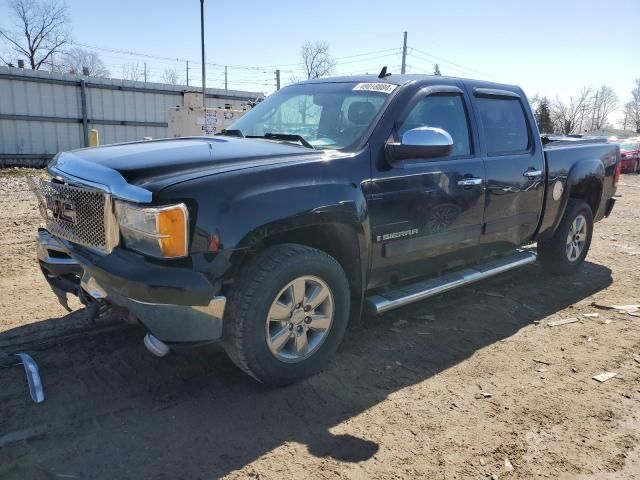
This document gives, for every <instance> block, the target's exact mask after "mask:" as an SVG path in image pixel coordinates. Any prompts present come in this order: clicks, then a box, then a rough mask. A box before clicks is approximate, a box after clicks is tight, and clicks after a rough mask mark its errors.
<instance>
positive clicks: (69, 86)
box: [0, 67, 262, 166]
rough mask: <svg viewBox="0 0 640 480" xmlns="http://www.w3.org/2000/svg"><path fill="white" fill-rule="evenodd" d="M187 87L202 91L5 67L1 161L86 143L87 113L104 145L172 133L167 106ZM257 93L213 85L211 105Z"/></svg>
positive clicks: (0, 88)
mask: <svg viewBox="0 0 640 480" xmlns="http://www.w3.org/2000/svg"><path fill="white" fill-rule="evenodd" d="M83 84H84V86H83ZM185 91H192V92H193V91H197V90H195V89H194V88H193V87H186V86H180V85H164V84H157V83H145V82H133V81H128V80H117V79H103V78H91V77H81V76H78V75H69V74H55V73H54V74H51V73H48V72H40V71H34V70H22V69H17V68H8V67H0V166H7V165H24V166H40V165H43V164H44V163H45V162H46V161H47V160H48V159H50V158H51V157H52V156H53V155H55V154H56V153H58V152H59V151H63V150H70V149H74V148H80V147H84V146H85V144H86V137H85V123H84V122H83V118H85V119H86V129H91V128H97V129H98V130H99V132H100V143H101V144H108V143H117V142H126V141H132V140H141V139H142V138H143V137H153V138H163V137H166V136H167V110H168V109H169V107H173V106H176V105H182V104H183V103H182V98H183V94H184V92H185ZM83 92H84V97H85V105H86V108H85V109H83ZM257 97H262V94H261V93H258V92H243V91H235V90H222V89H213V88H211V89H207V106H210V107H218V108H224V107H225V105H231V108H234V109H235V108H237V109H240V108H241V107H242V105H244V104H245V103H246V102H247V101H248V100H255V99H256V98H257ZM83 113H84V114H85V115H83Z"/></svg>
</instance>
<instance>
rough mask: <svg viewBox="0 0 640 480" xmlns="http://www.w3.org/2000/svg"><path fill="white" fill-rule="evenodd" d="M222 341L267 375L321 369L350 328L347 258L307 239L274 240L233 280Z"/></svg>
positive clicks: (242, 362) (275, 380)
mask: <svg viewBox="0 0 640 480" xmlns="http://www.w3.org/2000/svg"><path fill="white" fill-rule="evenodd" d="M230 290H231V291H230V295H229V301H228V303H227V309H226V312H225V318H224V327H223V328H224V331H223V344H224V347H225V350H226V352H227V354H228V355H229V357H230V358H231V360H233V362H234V363H235V364H236V365H237V366H238V367H240V368H241V369H242V370H243V371H244V372H246V373H248V374H249V375H251V376H252V377H254V378H255V379H257V380H258V381H260V382H263V383H266V384H272V385H286V384H289V383H293V382H296V381H298V380H301V379H303V378H305V377H308V376H310V375H313V374H314V373H316V372H318V371H319V370H321V369H322V368H323V367H324V366H325V365H326V364H327V363H328V362H329V359H330V358H331V356H332V355H333V354H334V353H335V351H336V349H337V348H338V345H339V344H340V342H341V341H342V337H343V336H344V333H345V330H346V326H347V322H348V317H349V300H350V295H349V284H348V282H347V277H346V275H345V273H344V271H343V270H342V268H341V266H340V264H339V263H338V262H337V261H336V260H335V259H334V258H332V257H331V256H329V255H327V254H326V253H324V252H322V251H320V250H316V249H313V248H309V247H306V246H302V245H294V244H283V245H276V246H273V247H270V248H268V249H266V250H264V251H263V252H261V253H260V254H258V255H257V256H256V257H255V258H253V259H252V260H251V261H250V262H249V263H248V264H247V265H246V266H245V267H244V268H243V269H242V270H241V272H240V273H239V274H238V276H237V281H236V282H235V283H234V284H233V285H231V287H230Z"/></svg>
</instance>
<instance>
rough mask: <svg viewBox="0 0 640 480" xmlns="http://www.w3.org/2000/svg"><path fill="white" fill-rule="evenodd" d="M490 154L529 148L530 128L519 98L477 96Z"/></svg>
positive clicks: (485, 139)
mask: <svg viewBox="0 0 640 480" xmlns="http://www.w3.org/2000/svg"><path fill="white" fill-rule="evenodd" d="M476 102H477V105H478V111H479V112H480V120H481V122H482V128H483V130H484V141H485V144H486V145H487V153H488V154H489V155H501V154H506V153H515V152H522V151H525V150H527V149H528V148H529V129H528V128H527V121H526V119H525V116H524V111H523V110H522V105H521V104H520V101H519V100H518V99H517V98H513V99H505V98H483V97H480V98H477V99H476Z"/></svg>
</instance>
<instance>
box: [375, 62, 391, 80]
mask: <svg viewBox="0 0 640 480" xmlns="http://www.w3.org/2000/svg"><path fill="white" fill-rule="evenodd" d="M389 75H391V74H390V73H387V66H386V65H385V66H384V67H382V70H380V75H378V78H384V77H388V76H389Z"/></svg>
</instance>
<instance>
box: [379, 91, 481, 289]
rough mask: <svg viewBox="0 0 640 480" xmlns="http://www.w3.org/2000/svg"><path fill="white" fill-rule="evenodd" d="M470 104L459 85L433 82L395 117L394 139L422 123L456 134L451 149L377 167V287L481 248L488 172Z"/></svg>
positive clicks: (467, 257)
mask: <svg viewBox="0 0 640 480" xmlns="http://www.w3.org/2000/svg"><path fill="white" fill-rule="evenodd" d="M469 110H470V108H469V104H468V100H467V98H466V97H465V95H464V93H463V91H462V90H461V89H459V88H458V87H455V86H442V87H427V88H425V89H423V90H421V91H420V92H419V94H418V95H417V96H416V97H414V99H413V101H412V102H410V103H409V106H408V108H407V109H406V110H405V113H404V114H402V115H401V117H400V118H399V119H398V121H397V122H396V125H397V127H396V129H395V132H394V133H393V137H395V141H399V140H400V139H401V137H402V135H403V134H404V133H405V132H407V131H408V130H411V129H413V128H417V127H425V126H426V127H437V128H441V129H443V130H445V131H447V132H448V133H449V134H450V135H451V137H452V139H453V149H452V151H451V153H450V154H449V155H447V156H444V157H437V158H409V159H406V160H403V161H401V162H399V163H397V164H396V165H394V166H392V167H391V168H386V167H388V165H386V166H385V168H386V169H385V168H378V167H376V166H374V167H373V175H372V177H373V178H372V181H371V184H370V188H369V191H368V195H367V198H368V205H369V213H370V218H371V228H372V240H373V253H372V268H371V277H370V285H369V286H370V288H373V287H375V286H380V285H387V284H389V283H390V282H394V281H402V280H405V279H408V278H411V277H416V276H423V275H427V274H431V273H434V272H437V271H439V270H441V269H443V268H449V267H454V266H458V265H463V264H465V263H468V262H471V261H473V260H474V258H475V255H476V254H477V248H478V245H479V240H480V235H481V231H482V223H483V215H484V183H485V173H484V165H483V161H482V158H481V157H480V156H479V154H478V148H477V138H476V136H475V133H474V132H473V131H472V130H471V126H470V125H471V124H470V122H469V118H470V114H469Z"/></svg>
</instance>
